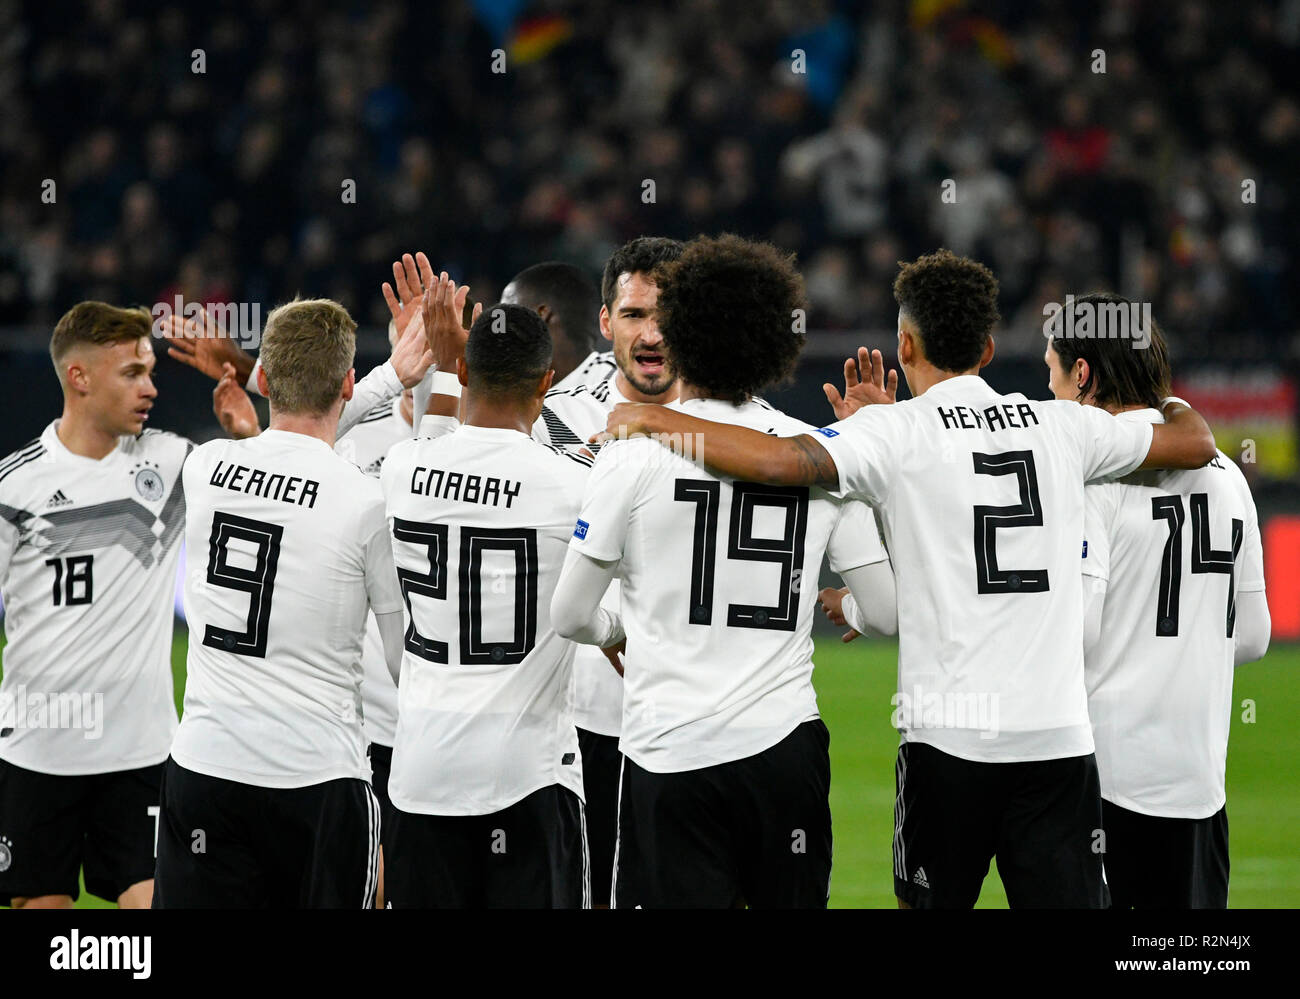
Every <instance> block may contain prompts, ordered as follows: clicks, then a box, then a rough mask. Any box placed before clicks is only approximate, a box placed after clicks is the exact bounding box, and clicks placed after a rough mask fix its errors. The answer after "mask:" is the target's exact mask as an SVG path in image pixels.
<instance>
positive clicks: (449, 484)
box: [411, 465, 523, 510]
mask: <svg viewBox="0 0 1300 999" xmlns="http://www.w3.org/2000/svg"><path fill="white" fill-rule="evenodd" d="M522 485H523V483H521V482H516V481H515V480H514V479H498V478H496V477H491V478H485V477H484V476H482V475H465V474H464V473H462V472H448V471H446V470H445V469H441V468H425V467H424V466H423V465H416V466H415V469H414V470H413V471H412V472H411V492H412V493H413V494H415V495H416V496H430V497H432V498H433V499H446V500H459V501H460V502H462V503H481V504H483V505H484V506H500V505H501V500H502V499H503V498H504V499H505V501H506V509H507V510H509V509H510V507H511V505H512V504H513V503H514V501H515V497H516V496H518V495H519V489H520V487H521V486H522Z"/></svg>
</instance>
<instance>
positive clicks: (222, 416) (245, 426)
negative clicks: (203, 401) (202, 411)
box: [212, 364, 262, 440]
mask: <svg viewBox="0 0 1300 999" xmlns="http://www.w3.org/2000/svg"><path fill="white" fill-rule="evenodd" d="M238 379H239V376H238V375H237V374H236V373H235V366H234V365H233V364H224V365H222V369H221V377H220V378H219V379H218V380H217V387H216V388H215V389H213V390H212V412H213V413H215V414H216V417H217V422H218V423H220V424H221V429H223V430H224V431H225V432H226V433H228V434H229V435H230V436H231V437H233V438H234V439H235V440H242V439H243V438H245V437H256V436H257V435H258V434H260V433H261V432H262V428H261V425H260V424H259V423H258V422H257V410H256V409H254V408H253V400H252V399H250V398H249V397H248V393H247V392H245V391H244V387H243V385H242V384H241V383H240V382H239V380H238Z"/></svg>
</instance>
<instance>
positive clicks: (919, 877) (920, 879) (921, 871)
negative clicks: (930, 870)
mask: <svg viewBox="0 0 1300 999" xmlns="http://www.w3.org/2000/svg"><path fill="white" fill-rule="evenodd" d="M912 884H914V885H920V886H921V887H922V888H929V887H930V882H929V881H928V880H927V879H926V876H925V868H924V867H918V868H917V869H916V873H915V874H913V875H912Z"/></svg>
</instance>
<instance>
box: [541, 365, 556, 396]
mask: <svg viewBox="0 0 1300 999" xmlns="http://www.w3.org/2000/svg"><path fill="white" fill-rule="evenodd" d="M554 381H555V369H554V368H551V369H550V370H549V371H547V372H546V374H544V375H542V381H541V383H540V384H539V385H538V387H537V398H539V399H544V398H545V397H546V393H547V392H549V391H551V383H552V382H554Z"/></svg>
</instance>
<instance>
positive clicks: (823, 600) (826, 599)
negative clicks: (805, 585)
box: [817, 586, 862, 642]
mask: <svg viewBox="0 0 1300 999" xmlns="http://www.w3.org/2000/svg"><path fill="white" fill-rule="evenodd" d="M848 592H849V590H848V587H844V588H843V589H839V590H837V589H835V587H833V586H828V587H826V588H825V589H823V590H822V591H821V592H819V593H818V594H817V602H818V603H819V604H821V605H822V612H823V613H825V615H826V617H827V618H829V619H830V622H831V624H833V625H835V626H836V627H838V628H843V627H845V626H847V625H848V623H849V622H848V619H847V618H845V616H844V597H845V596H846V595H847V594H848ZM861 634H862V632H860V631H857V630H855V629H853V628H849V630H848V632H846V633H845V634H844V635H843V636H842V637H841V638H840V641H841V642H851V641H853V639H855V638H858V637H860V636H861Z"/></svg>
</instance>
